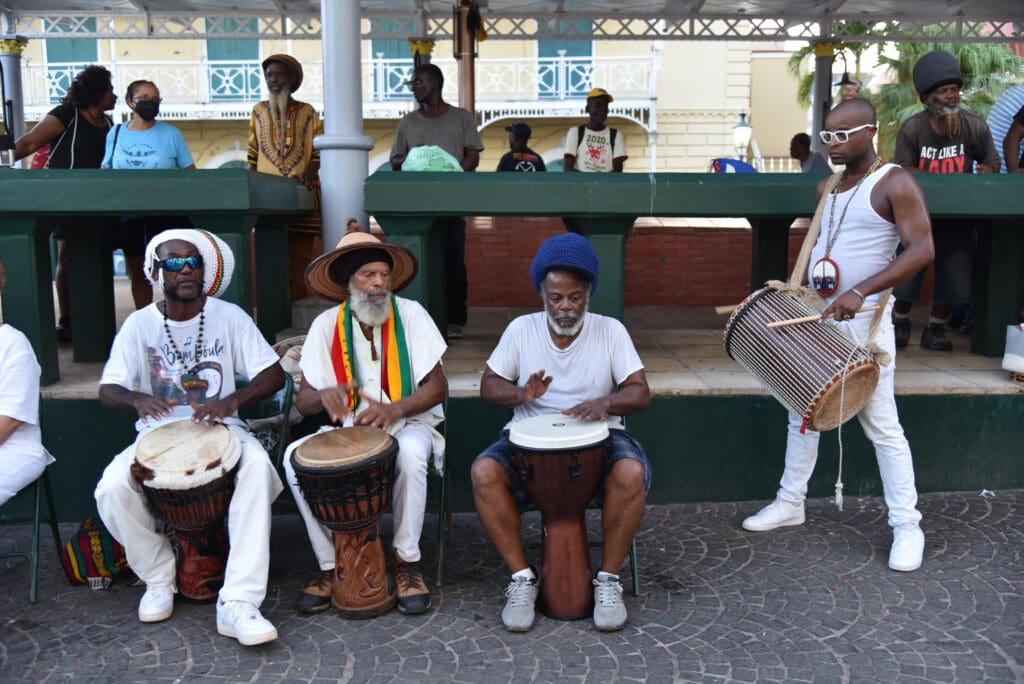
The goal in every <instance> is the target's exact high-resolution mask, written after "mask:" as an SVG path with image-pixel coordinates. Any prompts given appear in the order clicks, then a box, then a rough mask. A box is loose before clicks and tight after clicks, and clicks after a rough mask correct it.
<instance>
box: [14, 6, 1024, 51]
mask: <svg viewBox="0 0 1024 684" xmlns="http://www.w3.org/2000/svg"><path fill="white" fill-rule="evenodd" d="M332 1H337V2H344V1H349V0H332ZM360 7H361V12H362V17H363V19H364V20H366V19H371V20H372V19H389V20H390V21H364V22H363V23H364V26H363V37H364V38H383V39H387V38H408V37H410V36H418V37H432V38H438V39H440V38H450V37H451V34H452V26H453V22H452V11H453V2H452V0H360ZM479 7H480V11H481V15H482V17H483V20H484V25H485V28H486V29H487V33H488V37H489V38H490V39H498V40H501V39H510V40H521V39H534V38H538V37H544V38H554V37H558V38H565V39H574V38H575V39H586V40H593V39H595V38H596V39H600V40H651V39H666V40H767V41H773V40H807V41H821V40H826V39H828V38H830V37H832V38H836V39H839V40H845V41H857V40H859V41H871V42H877V41H889V40H899V41H907V40H942V41H963V42H1024V0H740V1H735V0H630V1H629V2H622V1H621V0H480V2H479ZM85 17H88V18H91V19H93V20H94V21H90V22H85V21H83V18H85ZM0 18H2V20H3V30H2V33H4V34H8V35H10V34H18V35H23V36H26V37H28V38H36V37H44V36H50V37H54V35H55V34H59V35H61V36H62V37H70V36H69V34H71V35H73V36H75V37H82V38H86V37H118V38H205V37H217V38H231V37H238V38H242V37H245V38H252V37H254V34H255V35H257V36H258V37H260V38H263V39H273V38H291V39H302V38H307V39H315V38H319V37H320V1H319V0H0ZM221 18H231V19H233V21H229V22H225V21H221V20H220V19H221ZM203 19H206V20H205V21H204V20H203ZM581 22H582V23H581ZM925 27H930V28H928V29H926V28H925ZM935 32H937V35H936V33H935Z"/></svg>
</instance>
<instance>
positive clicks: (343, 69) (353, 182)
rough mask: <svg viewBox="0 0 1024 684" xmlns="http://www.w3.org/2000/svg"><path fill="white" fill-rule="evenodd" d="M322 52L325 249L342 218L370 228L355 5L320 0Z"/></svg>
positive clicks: (368, 142)
mask: <svg viewBox="0 0 1024 684" xmlns="http://www.w3.org/2000/svg"><path fill="white" fill-rule="evenodd" d="M320 21H321V28H322V33H323V40H322V41H321V42H322V44H323V53H324V135H320V136H317V138H316V139H315V140H314V141H313V144H314V145H315V146H316V148H317V149H318V150H320V182H321V184H322V186H323V192H322V193H321V223H322V225H323V234H324V249H325V250H331V249H333V248H334V246H335V245H336V244H338V241H339V240H340V239H341V238H342V236H343V235H344V234H345V219H346V218H348V217H350V216H351V217H354V218H355V219H357V220H358V221H359V223H360V225H364V226H365V225H368V224H367V222H366V220H367V219H366V212H365V210H364V209H363V181H364V180H366V176H367V170H368V166H369V163H370V158H369V151H370V150H372V149H373V139H372V138H369V137H367V136H366V134H365V133H364V132H363V82H362V73H361V65H362V56H361V55H360V46H361V45H362V42H361V40H360V39H361V36H360V30H359V27H360V16H359V3H358V2H353V1H352V0H323V2H322V3H321V5H320Z"/></svg>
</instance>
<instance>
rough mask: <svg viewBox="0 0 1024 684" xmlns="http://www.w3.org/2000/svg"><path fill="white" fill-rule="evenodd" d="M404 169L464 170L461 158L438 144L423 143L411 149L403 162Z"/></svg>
mask: <svg viewBox="0 0 1024 684" xmlns="http://www.w3.org/2000/svg"><path fill="white" fill-rule="evenodd" d="M402 170H403V171H462V164H460V163H459V160H458V159H456V158H455V157H453V156H452V155H450V154H448V153H447V152H445V151H444V150H442V149H441V148H440V147H438V146H437V145H421V146H419V147H414V148H412V149H411V150H409V154H407V155H406V156H405V161H403V162H402Z"/></svg>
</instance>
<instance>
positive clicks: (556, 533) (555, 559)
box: [509, 413, 611, 620]
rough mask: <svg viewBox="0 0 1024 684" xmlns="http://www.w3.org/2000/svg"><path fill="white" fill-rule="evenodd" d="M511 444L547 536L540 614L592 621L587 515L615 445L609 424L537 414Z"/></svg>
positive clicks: (516, 429)
mask: <svg viewBox="0 0 1024 684" xmlns="http://www.w3.org/2000/svg"><path fill="white" fill-rule="evenodd" d="M509 441H510V442H511V443H512V446H513V448H514V450H515V459H516V469H517V470H518V472H519V477H520V479H521V480H522V482H523V487H524V488H525V490H526V493H527V494H528V495H529V496H530V499H532V500H533V503H534V505H535V506H536V507H537V509H538V510H539V511H540V515H541V523H542V524H543V525H544V531H545V533H546V535H545V537H544V551H543V553H544V559H543V569H542V571H541V576H542V582H541V604H540V605H541V610H542V611H543V612H544V614H545V615H547V616H548V617H552V618H557V619H559V620H576V619H578V618H583V617H587V616H589V615H591V614H592V613H593V612H594V590H593V585H592V584H591V579H592V577H591V574H590V551H589V549H588V545H587V526H586V518H585V514H586V510H587V504H588V503H590V500H591V499H593V498H594V494H595V493H596V492H597V489H598V487H599V486H600V484H601V473H602V470H603V468H604V459H605V455H606V454H607V450H608V449H609V448H610V445H611V437H610V433H609V432H608V424H607V423H605V422H603V421H602V422H585V421H581V420H576V419H575V418H569V417H568V416H563V415H561V414H558V413H554V414H549V415H544V416H535V417H533V418H527V419H525V420H521V421H519V422H518V423H515V424H514V425H512V429H511V430H510V431H509Z"/></svg>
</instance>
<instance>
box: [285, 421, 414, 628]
mask: <svg viewBox="0 0 1024 684" xmlns="http://www.w3.org/2000/svg"><path fill="white" fill-rule="evenodd" d="M397 456H398V442H396V441H395V439H394V438H393V437H392V436H391V435H389V434H388V433H386V432H384V431H383V430H378V429H377V428H373V427H350V428H339V429H337V430H331V431H329V432H321V433H320V434H317V435H313V436H312V437H310V438H309V439H307V440H306V441H305V442H303V443H302V444H300V445H299V446H298V448H296V449H295V451H293V452H292V458H291V462H292V468H293V469H294V470H295V479H296V480H297V481H298V483H299V487H301V489H302V494H303V496H304V497H305V498H306V501H307V502H308V503H309V507H310V509H311V510H312V512H313V515H314V516H315V517H316V519H317V520H319V521H320V522H321V523H322V524H323V525H326V526H327V527H328V528H329V529H331V530H333V532H334V581H333V584H332V587H331V603H332V604H333V605H334V609H335V610H336V611H337V612H338V614H339V615H341V616H342V617H346V618H352V619H362V618H370V617H376V616H377V615H383V614H384V613H386V612H388V611H389V610H391V609H392V608H393V607H394V606H395V603H396V602H397V600H398V594H397V592H396V591H395V583H394V579H393V578H392V577H391V576H390V575H389V574H388V569H387V559H386V557H385V555H384V546H383V544H381V541H380V529H379V523H380V517H381V515H383V514H384V510H385V509H386V508H387V506H388V501H389V500H390V499H391V484H392V482H393V481H394V479H395V461H396V458H397Z"/></svg>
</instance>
